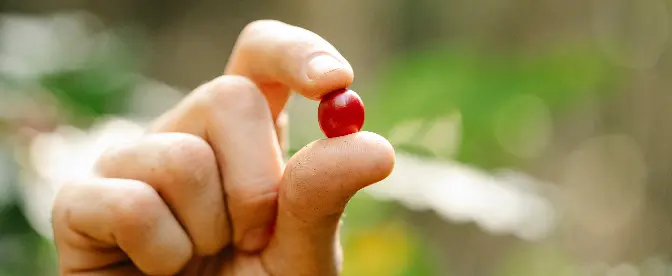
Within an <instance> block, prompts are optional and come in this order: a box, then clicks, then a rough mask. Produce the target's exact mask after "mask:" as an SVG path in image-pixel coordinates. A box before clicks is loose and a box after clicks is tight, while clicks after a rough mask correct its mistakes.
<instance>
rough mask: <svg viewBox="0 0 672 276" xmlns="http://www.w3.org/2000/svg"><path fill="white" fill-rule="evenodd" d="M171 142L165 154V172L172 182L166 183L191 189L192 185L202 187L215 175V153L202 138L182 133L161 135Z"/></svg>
mask: <svg viewBox="0 0 672 276" xmlns="http://www.w3.org/2000/svg"><path fill="white" fill-rule="evenodd" d="M163 136H164V137H165V138H166V139H169V140H171V142H170V146H169V147H168V151H167V152H166V153H165V156H164V159H165V160H166V164H167V167H168V168H167V170H166V171H169V172H170V173H169V175H170V177H171V178H172V179H173V180H178V181H167V182H166V183H176V184H177V185H185V183H189V184H193V185H189V186H190V187H192V188H193V186H194V185H204V184H206V183H208V182H209V181H208V180H211V179H210V178H212V177H213V176H217V174H215V173H213V172H216V171H217V166H216V157H215V153H214V151H213V149H212V147H210V144H208V142H206V141H205V140H203V139H202V138H200V137H198V136H194V135H190V134H184V133H170V134H163Z"/></svg>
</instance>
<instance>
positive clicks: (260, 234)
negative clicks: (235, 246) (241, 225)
mask: <svg viewBox="0 0 672 276" xmlns="http://www.w3.org/2000/svg"><path fill="white" fill-rule="evenodd" d="M270 237H271V235H270V234H269V232H268V227H259V228H255V229H252V230H250V231H248V232H247V233H246V234H245V237H244V238H243V242H242V245H241V247H242V248H243V249H245V250H257V249H260V248H262V247H263V246H265V245H266V243H267V242H268V240H269V239H270Z"/></svg>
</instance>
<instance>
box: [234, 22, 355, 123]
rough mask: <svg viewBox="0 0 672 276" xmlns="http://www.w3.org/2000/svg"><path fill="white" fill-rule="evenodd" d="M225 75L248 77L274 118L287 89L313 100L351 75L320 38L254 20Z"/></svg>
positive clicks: (347, 82)
mask: <svg viewBox="0 0 672 276" xmlns="http://www.w3.org/2000/svg"><path fill="white" fill-rule="evenodd" d="M225 74H230V75H241V76H244V77H247V78H248V79H250V80H252V81H253V82H254V83H255V84H256V85H257V86H258V87H259V88H260V89H261V91H262V93H263V94H264V96H265V97H266V100H267V101H268V104H269V107H270V110H271V115H272V116H273V119H274V121H275V120H276V119H277V118H278V116H279V115H280V113H281V112H282V110H283V108H284V106H285V104H286V102H287V100H288V99H289V96H290V91H295V92H297V93H299V94H300V95H302V96H304V97H306V98H308V99H312V100H318V99H320V98H322V96H323V95H324V94H327V93H329V92H331V91H334V90H337V89H340V88H347V87H348V86H350V84H352V81H353V79H354V73H353V70H352V67H351V66H350V63H348V61H347V60H346V59H345V58H344V57H343V56H342V55H341V54H340V53H339V52H338V51H337V50H336V48H335V47H334V46H332V45H331V44H330V43H329V42H327V41H326V40H325V39H324V38H322V37H321V36H319V35H317V34H315V33H313V32H311V31H308V30H306V29H303V28H300V27H297V26H292V25H289V24H286V23H282V22H280V21H275V20H260V21H255V22H253V23H250V24H249V25H248V26H247V27H245V29H244V30H243V31H242V32H241V34H240V37H239V38H238V41H237V42H236V45H235V46H234V49H233V52H232V54H231V57H230V58H229V63H228V64H227V67H226V69H225Z"/></svg>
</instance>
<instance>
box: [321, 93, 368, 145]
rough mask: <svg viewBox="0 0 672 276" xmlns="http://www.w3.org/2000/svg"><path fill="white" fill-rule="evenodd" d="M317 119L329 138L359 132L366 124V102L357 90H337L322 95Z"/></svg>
mask: <svg viewBox="0 0 672 276" xmlns="http://www.w3.org/2000/svg"><path fill="white" fill-rule="evenodd" d="M317 120H318V121H319V123H320V129H322V132H323V133H324V135H326V136H327V137H328V138H332V137H339V136H345V135H348V134H352V133H355V132H358V131H360V130H361V129H362V125H364V103H363V102H362V99H361V98H360V97H359V95H357V93H355V91H352V90H349V89H340V90H336V91H334V92H331V93H329V94H327V95H325V96H324V97H322V100H321V101H320V106H319V108H318V110H317Z"/></svg>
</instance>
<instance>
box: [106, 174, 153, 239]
mask: <svg viewBox="0 0 672 276" xmlns="http://www.w3.org/2000/svg"><path fill="white" fill-rule="evenodd" d="M118 189H119V190H118V192H117V193H115V194H114V195H111V197H112V198H111V201H112V202H110V205H111V206H112V208H113V209H114V212H113V214H115V215H116V217H115V221H114V225H115V226H116V227H117V230H118V231H120V232H127V231H137V230H138V229H148V228H150V227H151V226H152V225H153V224H154V223H155V222H156V220H157V218H158V217H159V216H160V212H159V210H160V207H161V204H162V203H163V202H162V201H161V199H160V197H159V195H158V193H157V192H156V190H154V189H153V188H152V187H151V186H149V185H148V184H146V183H144V182H140V181H134V180H129V181H128V182H127V183H126V184H124V185H120V186H119V187H118Z"/></svg>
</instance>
